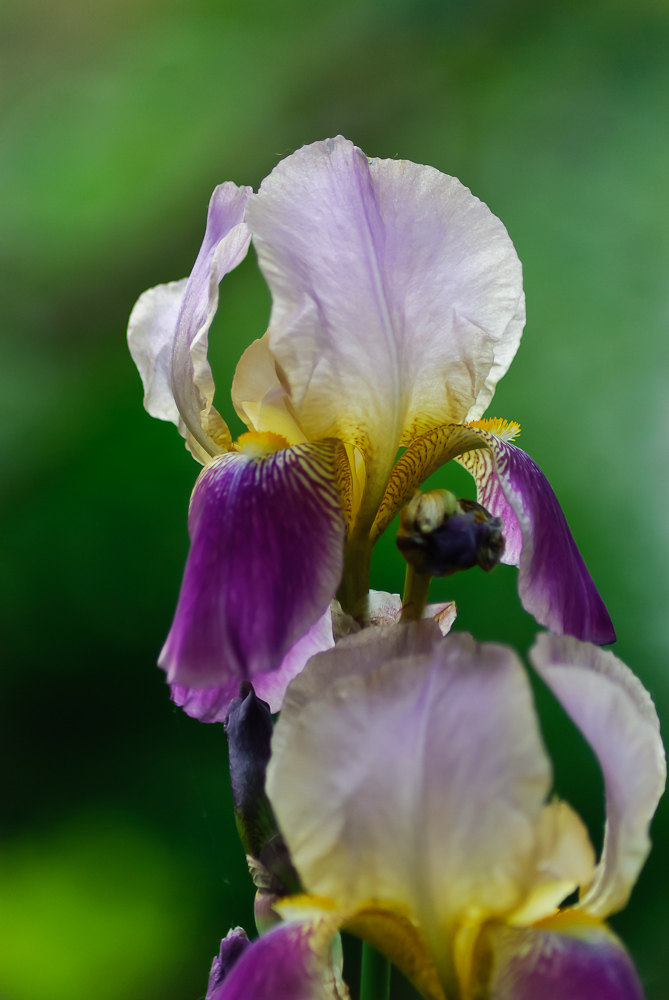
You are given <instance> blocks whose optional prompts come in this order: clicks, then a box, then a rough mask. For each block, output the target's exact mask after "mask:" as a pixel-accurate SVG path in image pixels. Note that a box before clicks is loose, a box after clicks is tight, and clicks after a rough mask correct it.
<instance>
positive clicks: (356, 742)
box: [266, 621, 551, 968]
mask: <svg viewBox="0 0 669 1000" xmlns="http://www.w3.org/2000/svg"><path fill="white" fill-rule="evenodd" d="M550 780H551V778H550V765H549V762H548V760H547V759H546V755H545V753H544V750H543V746H542V742H541V737H540V735H539V732H538V727H537V721H536V717H535V712H534V707H533V702H532V697H531V692H530V688H529V684H528V681H527V677H526V674H525V671H524V669H523V667H522V665H521V664H520V662H519V661H518V659H517V658H516V657H515V655H514V654H513V652H512V651H511V650H507V649H504V648H502V647H499V646H478V645H477V644H476V643H475V642H474V641H473V640H472V638H471V636H463V635H457V636H452V635H451V636H447V637H446V638H443V637H442V636H441V633H440V632H439V629H438V627H437V625H436V624H435V623H434V622H428V621H421V622H417V623H415V624H414V625H412V626H401V625H392V626H387V627H385V628H384V627H379V628H373V629H371V628H370V629H366V630H364V631H363V632H361V633H358V634H356V635H352V636H348V637H346V638H344V639H342V640H341V641H340V642H339V643H338V644H337V645H336V646H335V648H334V649H333V650H330V651H329V652H327V653H322V654H320V655H319V656H316V657H314V658H313V659H312V660H311V661H310V663H309V664H308V666H307V668H306V670H305V671H304V672H303V673H302V674H301V675H300V676H299V677H297V678H296V679H295V681H294V682H293V684H292V685H291V687H290V689H289V691H288V694H287V697H286V701H285V703H284V707H283V710H282V713H281V717H280V719H279V722H278V723H277V726H276V728H275V732H274V736H273V738H272V757H271V759H270V763H269V767H268V772H267V786H266V787H267V794H268V797H269V799H270V801H271V803H272V806H273V808H274V810H275V813H276V816H277V820H278V823H279V827H280V828H281V830H282V832H283V834H284V837H285V840H286V843H287V845H288V848H289V850H290V853H291V858H292V859H293V863H294V865H295V867H296V869H297V871H298V873H299V875H300V878H301V880H302V883H303V885H304V886H305V889H306V890H307V891H309V892H311V893H314V894H316V895H319V896H324V897H327V898H330V899H334V900H336V902H337V903H338V904H339V905H340V906H342V907H348V906H350V907H351V908H353V909H355V908H356V907H357V906H361V905H363V904H364V903H365V901H368V900H370V899H373V900H375V901H377V902H378V903H379V905H382V904H383V903H384V902H385V903H386V904H389V905H391V906H394V907H397V906H400V907H402V906H404V907H405V908H406V911H407V912H408V914H409V915H410V917H411V919H415V920H417V921H418V922H419V924H420V926H421V928H422V933H423V934H424V936H425V939H426V943H427V944H428V946H429V947H430V949H431V951H432V955H433V958H434V960H435V962H436V963H437V965H438V967H442V968H443V966H444V965H448V962H449V958H448V948H447V942H448V940H449V936H450V934H452V933H453V931H454V928H455V926H456V925H457V924H458V921H459V920H462V919H467V915H468V914H470V913H472V912H484V913H489V914H491V915H492V914H495V913H497V914H504V913H507V912H509V911H510V910H511V909H513V908H515V907H516V906H517V905H518V904H519V903H520V902H521V900H522V899H523V898H524V896H525V894H526V892H527V891H528V889H529V888H530V887H531V886H532V884H533V880H534V878H535V865H536V856H535V852H536V846H537V844H536V840H537V832H538V827H539V824H540V822H541V817H542V813H543V808H544V801H545V797H546V794H547V792H548V789H549V786H550Z"/></svg>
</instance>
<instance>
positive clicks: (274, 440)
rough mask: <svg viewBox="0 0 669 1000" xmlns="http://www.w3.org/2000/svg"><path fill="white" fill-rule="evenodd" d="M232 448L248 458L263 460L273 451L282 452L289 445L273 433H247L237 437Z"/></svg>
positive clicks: (284, 439)
mask: <svg viewBox="0 0 669 1000" xmlns="http://www.w3.org/2000/svg"><path fill="white" fill-rule="evenodd" d="M234 447H235V450H236V451H241V452H242V454H244V455H248V457H249V458H264V457H265V455H271V454H272V453H273V452H275V451H283V449H284V448H288V447H289V444H288V441H287V440H286V438H285V437H283V436H282V435H281V434H275V433H274V431H247V432H246V434H240V435H239V437H238V438H237V440H236V441H235V445H234Z"/></svg>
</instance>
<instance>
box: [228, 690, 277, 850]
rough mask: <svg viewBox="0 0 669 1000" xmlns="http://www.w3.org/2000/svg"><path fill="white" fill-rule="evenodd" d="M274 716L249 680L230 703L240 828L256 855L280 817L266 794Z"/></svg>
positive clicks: (233, 780)
mask: <svg viewBox="0 0 669 1000" xmlns="http://www.w3.org/2000/svg"><path fill="white" fill-rule="evenodd" d="M272 728H273V724H272V715H271V713H270V710H269V705H268V704H267V703H266V702H264V701H261V700H260V698H258V697H257V696H256V693H255V691H254V690H253V685H252V684H251V683H250V682H249V681H242V683H241V684H240V685H239V697H238V698H233V700H232V701H231V702H230V707H229V709H228V714H227V716H226V719H225V735H226V737H227V740H228V757H229V763H230V783H231V785H232V801H233V803H234V807H235V817H236V820H237V828H238V830H239V835H240V837H241V840H242V844H243V845H244V850H245V851H246V853H247V854H250V855H251V856H252V857H258V856H259V854H260V851H261V849H262V847H263V845H264V844H265V842H266V841H267V839H268V837H270V836H271V835H272V834H273V833H274V831H275V830H276V820H275V819H274V814H273V812H272V807H271V806H270V804H269V800H268V798H267V796H266V794H265V772H266V770H267V764H268V762H269V757H270V752H271V751H270V742H271V739H272Z"/></svg>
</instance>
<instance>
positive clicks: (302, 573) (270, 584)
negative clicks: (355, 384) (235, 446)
mask: <svg viewBox="0 0 669 1000" xmlns="http://www.w3.org/2000/svg"><path fill="white" fill-rule="evenodd" d="M335 452H336V444H335V443H334V442H321V443H319V444H306V445H297V446H296V447H294V448H284V449H282V450H279V451H275V452H273V453H271V454H267V455H265V456H264V457H259V458H253V457H250V456H249V455H247V454H240V453H233V454H229V455H223V456H220V457H219V458H216V459H215V460H214V461H212V462H211V463H210V464H209V465H208V466H207V467H206V468H205V469H204V470H203V472H202V473H201V475H200V477H199V479H198V481H197V483H196V485H195V489H194V491H193V496H192V499H191V508H190V515H189V531H190V535H191V550H190V553H189V556H188V560H187V563H186V569H185V572H184V578H183V582H182V585H181V592H180V595H179V602H178V606H177V610H176V614H175V618H174V622H173V624H172V628H171V630H170V634H169V636H168V638H167V641H166V643H165V646H164V647H163V651H162V653H161V656H160V660H159V663H160V665H161V666H162V667H163V668H164V669H165V671H166V673H167V679H168V681H169V682H170V683H176V684H179V685H184V686H186V687H191V688H214V687H221V686H225V685H230V690H229V698H228V700H230V698H233V697H234V696H235V695H236V693H237V686H238V684H239V681H241V680H252V681H253V680H255V677H256V676H257V675H258V674H262V673H263V672H265V671H271V670H276V669H277V668H278V667H279V666H280V665H281V662H282V660H283V657H284V656H285V654H286V653H287V651H288V650H289V649H290V648H291V646H293V645H294V643H295V642H296V641H297V640H298V639H300V638H301V637H302V636H304V635H305V633H306V632H307V631H308V630H309V628H310V627H311V626H312V625H313V624H314V623H315V622H316V621H317V620H318V619H319V618H320V617H321V616H322V615H323V614H324V613H325V611H326V610H327V608H328V606H329V603H330V601H331V599H332V598H333V596H334V593H335V591H336V589H337V586H338V585H339V582H340V578H341V572H342V562H343V545H344V522H343V517H342V513H341V508H340V506H339V500H338V493H337V488H336V484H335V482H334V472H333V470H334V459H335Z"/></svg>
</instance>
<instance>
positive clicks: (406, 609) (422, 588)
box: [400, 563, 432, 622]
mask: <svg viewBox="0 0 669 1000" xmlns="http://www.w3.org/2000/svg"><path fill="white" fill-rule="evenodd" d="M431 579H432V577H431V576H429V575H427V574H425V573H417V572H416V570H415V569H414V568H413V566H411V565H410V564H409V563H407V572H406V576H405V578H404V595H403V597H402V614H401V615H400V621H401V622H419V621H420V620H421V618H422V617H423V612H424V611H425V605H426V604H427V595H428V592H429V590H430V580H431Z"/></svg>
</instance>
